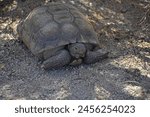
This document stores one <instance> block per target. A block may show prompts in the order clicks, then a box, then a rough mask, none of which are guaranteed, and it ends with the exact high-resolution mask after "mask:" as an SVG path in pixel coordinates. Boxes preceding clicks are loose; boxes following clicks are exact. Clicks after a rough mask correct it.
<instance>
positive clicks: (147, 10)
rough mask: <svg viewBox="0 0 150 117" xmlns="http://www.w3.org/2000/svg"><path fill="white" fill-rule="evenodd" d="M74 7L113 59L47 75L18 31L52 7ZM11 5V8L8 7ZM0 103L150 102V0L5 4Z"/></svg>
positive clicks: (41, 0)
mask: <svg viewBox="0 0 150 117" xmlns="http://www.w3.org/2000/svg"><path fill="white" fill-rule="evenodd" d="M57 1H59V2H65V3H69V4H72V5H74V6H75V7H77V8H79V10H80V11H81V12H82V13H83V14H84V15H85V16H86V17H87V18H88V19H89V21H90V22H91V23H92V25H93V27H94V29H95V31H96V32H97V34H98V37H99V41H100V44H101V47H102V48H105V49H107V50H108V51H109V52H110V54H109V58H108V59H106V60H103V61H100V62H98V63H95V64H91V65H84V64H82V65H80V66H77V67H71V66H67V67H64V68H60V69H58V70H47V71H45V70H44V69H42V68H41V67H40V61H38V59H37V58H36V57H35V56H34V55H32V53H31V52H30V51H29V50H28V49H27V47H26V46H25V45H24V44H23V43H22V42H21V41H20V40H19V39H18V35H17V32H16V27H17V25H18V23H19V22H20V21H21V20H22V19H24V18H25V17H26V16H27V15H28V13H29V12H30V11H31V10H32V9H34V8H35V7H38V6H40V5H43V4H47V3H48V2H57ZM7 3H8V4H7ZM0 6H1V10H0V23H1V25H0V99H1V100H3V99H50V100H52V99H53V100H56V99H61V100H62V99H63V100H64V99H69V100H74V99H79V100H82V99H84V100H87V99H90V100H91V99H98V100H103V99H106V100H112V99H117V100H119V99H124V100H130V99H143V100H144V99H150V0H51V1H50V0H38V1H36V0H17V1H16V0H14V1H13V0H10V1H9V0H7V2H6V3H5V4H2V2H1V3H0Z"/></svg>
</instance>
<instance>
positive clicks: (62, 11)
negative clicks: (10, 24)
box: [18, 3, 108, 69]
mask: <svg viewBox="0 0 150 117" xmlns="http://www.w3.org/2000/svg"><path fill="white" fill-rule="evenodd" d="M18 34H19V37H20V39H21V40H22V41H23V42H24V43H25V45H26V46H27V47H28V48H29V49H30V50H31V52H32V53H33V54H34V55H36V56H37V57H38V58H40V60H42V61H43V63H42V66H43V68H45V69H50V68H58V67H62V66H65V65H77V64H81V63H82V62H83V63H86V64H90V63H95V62H97V61H99V60H101V59H104V58H106V57H107V54H108V53H107V52H106V51H105V50H103V49H100V48H99V42H98V38H97V34H96V32H95V31H94V29H93V27H92V25H91V24H90V23H89V22H88V20H87V19H86V18H85V16H84V15H83V14H82V13H80V12H79V10H78V9H77V8H75V7H73V6H72V5H69V4H63V3H50V4H47V5H44V6H40V7H38V8H35V9H34V10H33V11H31V13H30V14H29V15H28V16H27V17H26V19H25V20H24V21H22V22H21V23H20V24H19V25H18Z"/></svg>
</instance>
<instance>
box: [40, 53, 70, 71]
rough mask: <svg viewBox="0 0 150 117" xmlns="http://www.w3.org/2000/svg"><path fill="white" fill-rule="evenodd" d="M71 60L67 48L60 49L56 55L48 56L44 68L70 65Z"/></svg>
mask: <svg viewBox="0 0 150 117" xmlns="http://www.w3.org/2000/svg"><path fill="white" fill-rule="evenodd" d="M70 61H71V56H70V54H69V52H68V51H67V50H60V51H59V52H58V53H57V54H56V55H54V56H52V57H50V58H48V59H47V60H45V61H44V62H43V64H42V66H41V67H42V68H44V69H57V68H59V67H63V66H65V65H68V64H69V63H70Z"/></svg>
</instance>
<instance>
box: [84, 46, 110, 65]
mask: <svg viewBox="0 0 150 117" xmlns="http://www.w3.org/2000/svg"><path fill="white" fill-rule="evenodd" d="M105 58H108V52H107V51H106V50H104V49H98V50H94V51H89V50H88V51H87V53H86V56H85V58H84V63H86V64H92V63H96V62H98V61H101V60H103V59H105Z"/></svg>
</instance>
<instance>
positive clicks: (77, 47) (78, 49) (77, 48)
mask: <svg viewBox="0 0 150 117" xmlns="http://www.w3.org/2000/svg"><path fill="white" fill-rule="evenodd" d="M68 49H69V52H70V54H71V56H72V57H74V58H76V59H78V58H83V57H84V56H85V54H86V47H85V45H84V44H82V43H73V44H70V45H68Z"/></svg>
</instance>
